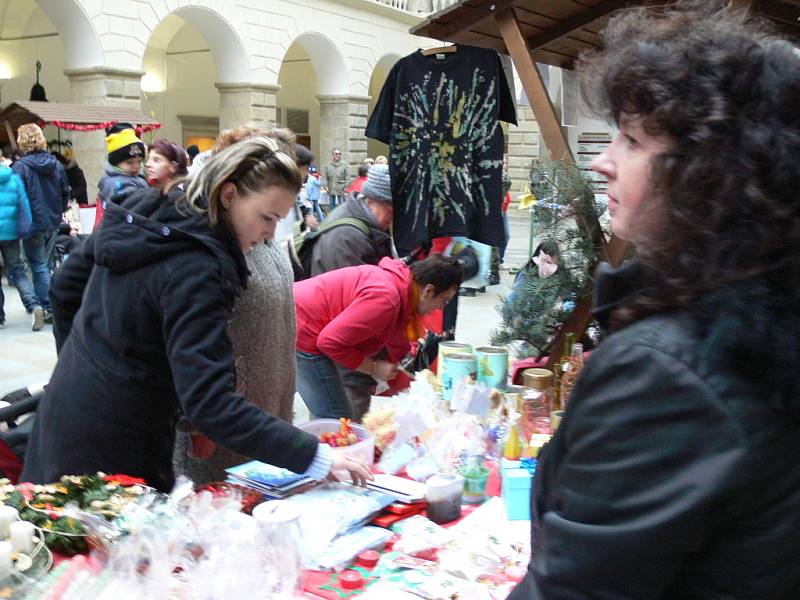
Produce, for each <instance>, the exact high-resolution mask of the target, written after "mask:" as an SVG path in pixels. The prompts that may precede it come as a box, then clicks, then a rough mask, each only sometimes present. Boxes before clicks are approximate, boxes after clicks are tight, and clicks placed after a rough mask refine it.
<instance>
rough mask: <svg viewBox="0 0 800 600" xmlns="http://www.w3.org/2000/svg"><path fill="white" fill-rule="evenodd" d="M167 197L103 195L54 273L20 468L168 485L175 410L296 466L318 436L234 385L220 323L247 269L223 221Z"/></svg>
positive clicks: (39, 477) (308, 458) (302, 465)
mask: <svg viewBox="0 0 800 600" xmlns="http://www.w3.org/2000/svg"><path fill="white" fill-rule="evenodd" d="M179 196H180V193H178V192H175V193H173V194H171V195H170V196H168V197H167V198H164V197H163V196H162V195H160V193H159V192H158V191H157V190H145V191H142V192H137V193H135V194H133V195H131V196H130V197H129V198H128V199H127V200H126V201H125V203H124V204H123V205H117V204H114V203H109V204H108V206H107V208H106V213H105V217H104V219H103V222H102V225H101V227H100V228H99V230H98V231H97V232H96V233H95V234H93V235H91V236H90V237H89V238H88V239H87V240H86V241H85V242H84V243H83V244H82V245H81V246H80V248H79V249H78V250H76V251H75V252H73V253H72V254H70V257H69V259H68V260H67V261H66V262H65V263H64V265H63V266H62V267H61V269H60V270H59V271H58V272H57V274H56V275H55V277H54V279H53V282H52V284H51V288H50V290H51V292H50V294H51V301H52V303H53V311H54V318H55V327H54V330H55V333H56V341H57V344H58V346H59V347H60V354H59V359H58V363H57V365H56V367H55V370H54V372H53V376H52V378H51V380H50V384H49V385H48V386H47V389H46V392H45V394H44V397H43V399H42V401H41V404H40V405H39V408H38V410H37V413H36V424H35V426H34V430H33V433H32V435H31V440H30V443H29V446H28V450H27V454H26V457H25V466H24V471H23V474H22V477H23V478H24V480H25V481H33V482H38V483H45V482H50V481H57V480H58V478H59V477H60V476H62V475H64V474H70V473H72V474H74V473H93V472H95V471H97V470H102V471H105V472H111V473H114V472H120V473H126V474H130V475H134V476H139V477H143V478H144V479H145V480H146V481H147V482H148V483H149V484H150V485H152V486H154V487H156V488H158V489H159V490H168V489H169V488H170V487H171V486H172V483H173V479H174V477H173V471H172V450H173V442H174V427H175V423H176V420H177V417H178V413H179V411H182V412H183V415H184V416H185V417H186V419H187V420H188V421H189V422H190V423H191V424H192V425H193V426H194V428H195V429H197V430H198V431H200V432H201V433H203V434H204V435H206V436H207V437H208V438H210V439H211V440H212V441H214V442H216V443H217V444H220V445H223V446H225V447H227V448H230V449H231V450H234V451H236V452H238V453H240V454H243V455H245V456H251V457H253V458H255V459H258V460H262V461H265V462H269V463H272V464H275V465H278V466H282V467H286V468H288V469H291V470H292V471H296V472H303V471H305V470H306V469H307V468H308V467H309V465H310V464H311V462H312V460H313V459H314V456H315V454H316V451H317V446H318V440H317V439H316V438H315V437H314V436H312V435H309V434H306V433H304V432H302V431H300V430H298V429H296V428H295V427H292V426H291V425H289V424H288V423H286V422H284V421H281V420H280V419H277V418H275V417H273V416H272V415H269V414H266V413H264V412H262V411H261V410H260V409H258V408H257V407H255V406H254V405H252V404H250V403H248V402H247V401H246V400H245V399H244V398H243V397H242V396H240V395H238V394H236V393H235V391H234V390H235V386H234V361H233V353H232V351H231V343H230V341H229V339H228V335H227V333H226V326H227V324H228V321H229V319H230V318H231V312H232V308H233V304H234V301H235V299H236V297H237V295H238V293H239V291H240V289H241V288H242V287H243V286H244V285H245V283H246V279H247V268H246V265H245V262H244V256H243V255H242V253H241V251H240V250H239V247H238V244H237V243H236V240H235V239H234V237H233V235H232V234H231V233H230V231H229V230H228V229H227V227H225V226H219V227H217V228H215V229H214V230H211V229H210V228H209V225H208V221H207V219H206V218H205V217H204V216H203V215H201V214H199V213H197V212H195V211H192V210H190V209H189V208H187V207H180V208H179V207H176V204H175V199H176V198H177V197H179Z"/></svg>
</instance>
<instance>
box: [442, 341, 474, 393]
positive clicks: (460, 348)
mask: <svg viewBox="0 0 800 600" xmlns="http://www.w3.org/2000/svg"><path fill="white" fill-rule="evenodd" d="M447 354H472V344H466V343H464V342H454V341H449V342H442V343H440V344H439V355H438V357H437V359H436V370H437V381H438V383H439V386H441V385H442V378H443V377H444V374H445V372H446V371H447V365H445V364H444V357H445V355H447Z"/></svg>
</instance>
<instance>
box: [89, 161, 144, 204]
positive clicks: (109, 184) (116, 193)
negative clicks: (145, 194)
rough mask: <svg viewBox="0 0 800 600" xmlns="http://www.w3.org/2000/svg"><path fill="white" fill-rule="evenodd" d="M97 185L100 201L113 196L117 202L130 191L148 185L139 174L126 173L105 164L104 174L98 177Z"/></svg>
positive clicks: (108, 199)
mask: <svg viewBox="0 0 800 600" xmlns="http://www.w3.org/2000/svg"><path fill="white" fill-rule="evenodd" d="M97 187H98V195H99V201H100V202H109V201H110V200H111V199H112V198H115V199H116V200H115V202H116V203H117V204H119V203H120V202H122V201H123V200H124V199H125V198H127V197H128V195H129V194H131V193H132V192H135V191H136V190H139V189H146V188H147V187H149V186H148V185H147V181H146V180H145V178H144V177H142V176H141V175H128V174H127V173H126V172H125V171H123V170H122V169H120V168H119V167H115V166H114V165H111V164H107V165H106V169H105V175H103V176H102V177H101V178H100V181H99V182H98V183H97Z"/></svg>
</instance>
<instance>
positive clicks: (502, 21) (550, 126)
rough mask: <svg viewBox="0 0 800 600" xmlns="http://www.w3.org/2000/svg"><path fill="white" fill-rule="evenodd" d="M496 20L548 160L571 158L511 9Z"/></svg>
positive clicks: (540, 78)
mask: <svg viewBox="0 0 800 600" xmlns="http://www.w3.org/2000/svg"><path fill="white" fill-rule="evenodd" d="M495 20H496V21H497V27H498V28H499V29H500V33H501V35H502V36H503V41H504V42H505V44H506V48H507V49H508V53H509V54H510V55H511V60H513V61H514V66H515V67H516V68H517V72H518V73H519V77H520V79H521V80H522V87H523V88H525V93H526V94H527V95H528V100H529V101H530V103H531V108H532V109H533V114H534V115H535V116H536V121H537V123H538V124H539V131H540V132H541V134H542V138H544V143H545V146H547V150H548V152H549V153H550V157H551V158H552V159H553V160H560V159H573V157H572V152H570V149H569V143H568V141H567V138H566V136H565V135H564V131H563V130H562V129H561V123H560V121H559V119H558V115H556V111H555V109H554V108H553V103H552V102H551V101H550V96H549V95H548V93H547V90H546V89H545V87H544V83H543V82H542V77H541V75H539V71H538V70H537V69H536V63H535V62H534V60H533V57H532V56H531V53H530V52H529V51H528V46H527V44H526V42H525V38H524V37H523V35H522V31H520V28H519V22H518V21H517V15H516V13H515V12H514V8H513V7H512V8H507V9H506V10H504V11H502V12H499V13H498V14H497V15H495Z"/></svg>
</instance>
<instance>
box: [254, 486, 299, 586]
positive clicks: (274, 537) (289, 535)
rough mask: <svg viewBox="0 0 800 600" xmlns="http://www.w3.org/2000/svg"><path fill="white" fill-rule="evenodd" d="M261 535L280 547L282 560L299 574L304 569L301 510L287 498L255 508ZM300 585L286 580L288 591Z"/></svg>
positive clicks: (274, 546) (272, 546)
mask: <svg viewBox="0 0 800 600" xmlns="http://www.w3.org/2000/svg"><path fill="white" fill-rule="evenodd" d="M253 519H255V521H256V523H257V524H258V530H259V533H260V535H263V536H265V537H266V539H267V541H268V542H269V543H270V544H271V548H274V549H278V551H279V553H280V556H281V560H283V561H285V563H286V564H287V565H289V566H290V567H291V569H292V571H293V572H295V573H297V574H298V575H299V574H300V573H301V571H302V567H303V556H302V550H301V548H302V544H301V537H302V534H301V532H300V511H299V509H298V508H297V507H296V506H292V505H291V504H289V503H288V502H286V501H285V500H273V501H271V502H263V503H261V504H259V505H258V506H256V507H255V509H254V510H253ZM298 587H300V582H299V581H295V582H286V589H287V591H291V590H293V589H296V588H298Z"/></svg>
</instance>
